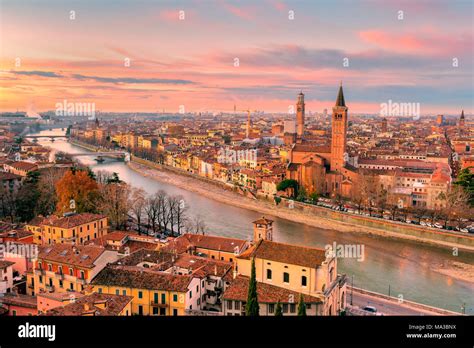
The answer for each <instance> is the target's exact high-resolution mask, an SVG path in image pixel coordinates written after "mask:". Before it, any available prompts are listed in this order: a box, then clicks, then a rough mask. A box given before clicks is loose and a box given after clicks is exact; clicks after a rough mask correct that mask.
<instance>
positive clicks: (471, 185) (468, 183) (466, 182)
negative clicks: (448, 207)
mask: <svg viewBox="0 0 474 348" xmlns="http://www.w3.org/2000/svg"><path fill="white" fill-rule="evenodd" d="M470 168H472V167H470ZM470 168H464V169H462V170H461V171H460V172H459V174H458V178H457V180H456V181H455V182H454V184H455V185H459V186H461V187H462V188H463V189H464V191H465V192H466V193H467V194H468V195H469V204H470V205H471V206H474V174H473V173H471V170H470Z"/></svg>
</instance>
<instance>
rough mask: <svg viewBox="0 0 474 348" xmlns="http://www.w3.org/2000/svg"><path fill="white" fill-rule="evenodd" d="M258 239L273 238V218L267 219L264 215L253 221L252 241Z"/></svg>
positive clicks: (270, 239)
mask: <svg viewBox="0 0 474 348" xmlns="http://www.w3.org/2000/svg"><path fill="white" fill-rule="evenodd" d="M260 239H263V240H269V241H272V240H273V220H268V219H267V218H265V216H262V218H261V219H258V220H255V221H254V222H253V241H254V242H258V241H259V240H260Z"/></svg>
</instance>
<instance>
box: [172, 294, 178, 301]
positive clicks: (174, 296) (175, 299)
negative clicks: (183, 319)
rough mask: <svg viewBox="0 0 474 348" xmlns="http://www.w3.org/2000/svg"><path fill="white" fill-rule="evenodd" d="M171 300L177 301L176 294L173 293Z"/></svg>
mask: <svg viewBox="0 0 474 348" xmlns="http://www.w3.org/2000/svg"><path fill="white" fill-rule="evenodd" d="M173 301H174V302H177V301H178V295H176V294H174V295H173Z"/></svg>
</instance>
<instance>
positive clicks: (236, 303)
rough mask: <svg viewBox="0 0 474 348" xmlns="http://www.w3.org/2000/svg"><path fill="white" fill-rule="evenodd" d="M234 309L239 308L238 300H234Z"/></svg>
mask: <svg viewBox="0 0 474 348" xmlns="http://www.w3.org/2000/svg"><path fill="white" fill-rule="evenodd" d="M235 309H240V301H235Z"/></svg>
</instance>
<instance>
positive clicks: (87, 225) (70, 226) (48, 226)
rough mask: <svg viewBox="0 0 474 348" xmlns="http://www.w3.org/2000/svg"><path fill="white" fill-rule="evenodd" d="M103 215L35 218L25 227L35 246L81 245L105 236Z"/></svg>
mask: <svg viewBox="0 0 474 348" xmlns="http://www.w3.org/2000/svg"><path fill="white" fill-rule="evenodd" d="M107 228H108V225H107V217H106V216H105V215H99V214H90V213H81V214H71V215H67V216H63V217H57V216H56V215H52V216H50V217H49V218H35V219H33V220H32V221H31V222H30V223H28V224H27V225H26V229H27V230H28V231H31V232H33V241H34V242H35V243H36V244H60V243H73V244H83V243H85V242H86V241H89V240H91V239H95V238H98V237H102V236H105V235H106V234H107Z"/></svg>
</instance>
